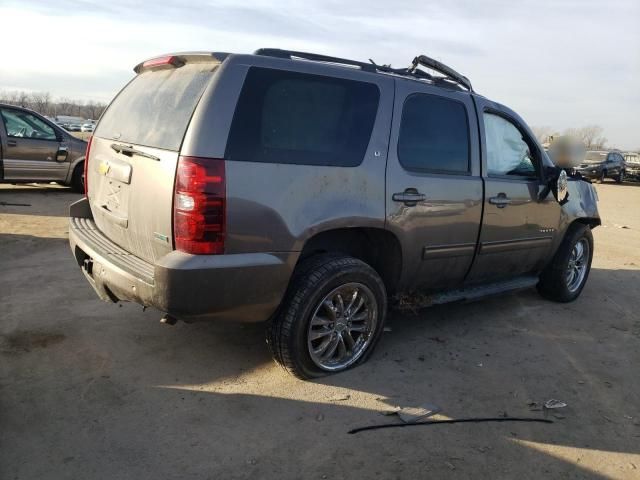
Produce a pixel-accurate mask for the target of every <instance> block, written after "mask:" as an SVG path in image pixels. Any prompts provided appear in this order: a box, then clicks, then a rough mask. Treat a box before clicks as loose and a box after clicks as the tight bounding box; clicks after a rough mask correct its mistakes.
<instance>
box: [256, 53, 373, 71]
mask: <svg viewBox="0 0 640 480" xmlns="http://www.w3.org/2000/svg"><path fill="white" fill-rule="evenodd" d="M253 54H254V55H263V56H265V57H277V58H287V59H290V60H293V59H295V58H300V59H302V60H311V61H313V62H323V63H334V64H336V65H346V66H350V67H357V68H359V69H360V70H364V71H365V72H373V73H375V72H376V67H375V65H372V64H370V63H365V62H357V61H355V60H348V59H346V58H339V57H330V56H327V55H319V54H317V53H308V52H297V51H295V50H280V49H279V48H260V49H258V50H256V51H255V52H253Z"/></svg>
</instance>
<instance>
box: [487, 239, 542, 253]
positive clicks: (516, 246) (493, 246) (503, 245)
mask: <svg viewBox="0 0 640 480" xmlns="http://www.w3.org/2000/svg"><path fill="white" fill-rule="evenodd" d="M552 240H553V237H552V236H550V235H545V236H541V237H529V238H519V239H516V240H497V241H492V242H481V243H480V252H479V253H478V254H479V255H490V254H492V253H502V252H509V251H512V250H528V249H531V248H545V247H548V246H549V245H550V244H551V241H552Z"/></svg>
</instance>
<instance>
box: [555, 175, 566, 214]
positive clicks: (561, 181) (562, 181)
mask: <svg viewBox="0 0 640 480" xmlns="http://www.w3.org/2000/svg"><path fill="white" fill-rule="evenodd" d="M555 194H556V195H555V196H556V200H558V203H559V204H560V205H564V204H565V203H567V202H568V201H569V179H568V176H567V172H566V171H564V170H560V173H559V174H558V178H557V179H556V189H555Z"/></svg>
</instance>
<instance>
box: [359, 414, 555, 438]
mask: <svg viewBox="0 0 640 480" xmlns="http://www.w3.org/2000/svg"><path fill="white" fill-rule="evenodd" d="M489 422H530V423H553V420H547V419H545V418H522V417H486V418H456V419H453V420H430V421H426V422H416V423H385V424H383V425H369V426H368V427H359V428H354V429H353V430H349V432H348V433H349V434H354V433H359V432H364V431H365V430H380V429H382V428H396V427H420V426H424V425H444V424H451V423H489Z"/></svg>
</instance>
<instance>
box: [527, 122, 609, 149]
mask: <svg viewBox="0 0 640 480" xmlns="http://www.w3.org/2000/svg"><path fill="white" fill-rule="evenodd" d="M531 130H532V131H533V133H534V134H535V136H536V137H537V138H538V140H539V141H540V143H547V142H548V141H549V139H550V137H552V136H558V135H559V134H560V132H558V131H556V130H554V129H553V128H551V127H546V126H543V127H531ZM562 135H566V136H569V137H573V138H575V139H577V140H579V141H581V142H582V143H583V144H584V146H585V147H586V148H587V150H605V149H606V148H607V137H605V136H604V129H603V128H602V127H601V126H600V125H586V126H584V127H579V128H567V129H565V130H564V132H562Z"/></svg>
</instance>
